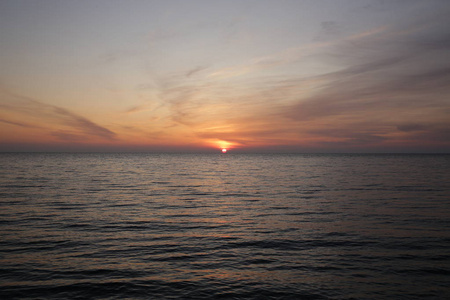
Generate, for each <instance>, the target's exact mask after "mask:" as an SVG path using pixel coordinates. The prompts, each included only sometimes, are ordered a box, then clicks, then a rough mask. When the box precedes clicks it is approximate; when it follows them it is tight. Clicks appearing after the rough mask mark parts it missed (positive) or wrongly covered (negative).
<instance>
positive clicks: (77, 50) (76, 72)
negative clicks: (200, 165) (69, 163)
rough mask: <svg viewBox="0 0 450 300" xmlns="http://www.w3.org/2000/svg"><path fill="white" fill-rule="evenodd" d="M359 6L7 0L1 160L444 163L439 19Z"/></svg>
mask: <svg viewBox="0 0 450 300" xmlns="http://www.w3.org/2000/svg"><path fill="white" fill-rule="evenodd" d="M219 2H220V1H219ZM369 2H370V5H368V4H369ZM369 2H367V3H366V2H365V1H361V2H358V3H341V4H339V5H336V2H334V1H329V2H328V1H325V2H323V3H321V4H319V3H314V2H312V3H309V2H303V1H286V2H283V3H278V2H277V1H273V2H270V1H269V2H255V3H254V4H252V5H250V6H251V7H247V8H246V9H244V6H245V5H243V4H242V3H240V2H233V1H225V2H220V5H221V7H222V9H221V10H220V11H219V10H218V9H217V5H215V4H214V3H212V2H211V3H204V2H197V1H192V2H191V4H190V5H189V7H184V8H183V9H181V8H180V7H179V6H177V5H174V4H173V2H171V1H167V2H166V1H151V2H148V3H147V2H145V1H144V2H136V3H132V4H125V3H110V4H108V5H109V6H108V7H109V8H108V10H105V9H103V8H104V7H102V5H103V4H99V5H93V4H89V3H84V2H83V3H76V2H63V3H61V5H60V6H58V9H57V8H56V7H55V6H53V5H51V2H46V1H42V2H39V5H37V7H36V9H28V10H27V9H21V8H20V7H19V6H17V5H16V4H15V2H14V1H6V2H5V5H4V6H3V9H2V11H1V12H0V14H1V16H0V25H1V26H2V33H3V32H4V33H5V34H4V35H2V36H1V37H0V45H1V53H2V54H1V55H0V63H1V64H2V68H1V69H0V129H1V131H0V141H1V144H0V146H1V147H0V151H15V150H21V151H27V150H30V151H34V150H33V149H40V150H41V149H44V150H45V149H48V150H52V149H56V150H80V149H82V150H86V151H89V149H91V150H97V149H100V150H110V151H116V150H120V151H122V150H123V151H182V149H189V151H202V150H203V151H217V149H233V150H234V151H247V150H248V151H253V150H256V151H259V150H260V149H262V150H263V149H266V150H267V151H302V152H314V151H321V152H324V151H330V152H333V151H369V152H370V151H377V152H379V151H386V152H388V151H430V152H433V151H440V152H442V151H444V152H445V151H450V137H449V135H448V128H449V127H450V123H449V122H450V121H449V120H450V117H449V109H450V103H449V100H448V99H450V87H449V85H448V80H449V76H450V75H449V74H450V72H449V70H450V65H449V60H448V51H449V49H448V36H449V33H450V30H449V29H448V26H447V23H448V22H447V19H446V18H445V17H443V16H444V15H445V14H444V12H450V4H448V3H445V2H444V1H429V2H427V3H426V4H425V3H422V4H420V3H409V4H408V10H405V5H406V4H405V3H400V2H398V3H397V2H396V3H384V4H383V3H381V2H380V3H373V2H371V1H369ZM199 5H201V7H202V9H201V10H199V9H198V7H199ZM324 7H329V8H330V9H324ZM387 8H388V9H387ZM86 9H88V10H89V11H92V12H93V13H92V15H86V14H83V13H81V12H82V11H86ZM247 9H248V13H246V14H243V13H242V11H247ZM106 11H107V13H106ZM305 11H308V14H307V15H304V16H303V17H302V18H299V13H301V12H305ZM355 12H359V13H355ZM386 12H390V13H386ZM413 12H419V13H420V15H421V18H420V19H415V18H414V17H413V16H414V14H413ZM61 14H62V15H67V16H68V17H67V18H64V17H55V16H61ZM14 16H15V17H14ZM69 16H70V17H69ZM93 16H95V17H93ZM268 16H270V18H269V17H268ZM393 16H395V17H393ZM117 19H120V20H121V22H117ZM64 20H67V22H66V21H64ZM35 24H41V25H40V26H35ZM205 24H208V26H205ZM67 32H70V33H71V34H70V35H67V34H66V33H67ZM69 37H70V38H69Z"/></svg>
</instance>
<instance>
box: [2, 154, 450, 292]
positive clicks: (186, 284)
mask: <svg viewBox="0 0 450 300" xmlns="http://www.w3.org/2000/svg"><path fill="white" fill-rule="evenodd" d="M0 163H1V164H0V165H1V171H0V298H1V299H153V298H155V299H444V298H446V297H448V296H449V295H450V289H449V283H450V155H244V154H233V153H228V154H225V155H223V154H214V155H213V154H209V155H205V154H202V155H200V154H199V155H194V154H161V155H158V154H67V153H66V154H26V153H24V154H7V153H4V154H0Z"/></svg>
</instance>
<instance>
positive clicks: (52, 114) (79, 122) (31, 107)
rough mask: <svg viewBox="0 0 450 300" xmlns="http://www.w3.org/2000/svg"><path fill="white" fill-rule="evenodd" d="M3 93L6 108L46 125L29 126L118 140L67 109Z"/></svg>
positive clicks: (105, 129)
mask: <svg viewBox="0 0 450 300" xmlns="http://www.w3.org/2000/svg"><path fill="white" fill-rule="evenodd" d="M1 93H2V95H3V97H2V101H3V107H4V108H6V109H7V110H9V111H12V112H15V113H16V114H20V115H21V116H22V118H26V119H34V120H35V121H36V122H38V123H46V126H43V125H29V126H31V127H35V128H45V127H47V128H52V127H55V126H60V125H65V126H69V127H70V128H72V129H73V130H76V131H78V132H82V133H83V134H85V135H88V136H96V137H100V138H104V139H107V140H113V139H115V138H116V134H115V133H114V132H112V131H111V130H109V129H107V128H105V127H103V126H100V125H98V124H96V123H94V122H93V121H91V120H89V119H87V118H85V117H83V116H80V115H78V114H75V113H73V112H71V111H69V110H67V109H65V108H62V107H59V106H56V105H51V104H47V103H44V102H41V101H38V100H35V99H33V98H30V97H26V96H21V95H17V94H14V93H11V92H9V91H8V90H6V89H1ZM14 123H16V125H18V126H22V127H24V126H28V125H27V124H25V123H22V122H16V121H14Z"/></svg>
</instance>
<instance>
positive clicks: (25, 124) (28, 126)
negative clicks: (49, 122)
mask: <svg viewBox="0 0 450 300" xmlns="http://www.w3.org/2000/svg"><path fill="white" fill-rule="evenodd" d="M0 122H2V123H5V124H9V125H15V126H19V127H26V128H42V127H40V126H37V125H33V124H28V123H24V122H18V121H10V120H5V119H0Z"/></svg>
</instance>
